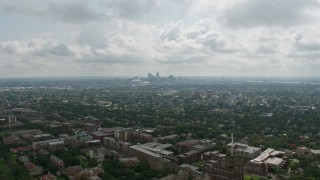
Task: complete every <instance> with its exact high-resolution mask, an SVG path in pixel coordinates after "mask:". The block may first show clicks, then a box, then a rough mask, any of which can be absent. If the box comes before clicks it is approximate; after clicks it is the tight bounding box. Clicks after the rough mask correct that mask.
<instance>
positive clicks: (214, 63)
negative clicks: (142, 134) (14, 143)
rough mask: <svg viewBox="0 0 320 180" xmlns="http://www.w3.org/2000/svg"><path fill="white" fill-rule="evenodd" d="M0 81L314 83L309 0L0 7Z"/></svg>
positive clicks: (316, 14)
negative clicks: (247, 79) (152, 78)
mask: <svg viewBox="0 0 320 180" xmlns="http://www.w3.org/2000/svg"><path fill="white" fill-rule="evenodd" d="M0 20H1V22H2V24H1V29H0V76H1V77H65V76H67V77H68V76H139V77H144V76H147V73H149V72H151V73H152V74H156V72H159V73H160V76H162V75H163V76H168V75H171V74H172V75H174V76H206V77H209V76H226V77H227V76H261V77H271V76H272V77H274V76H285V77H293V76H294V77H298V76H304V77H306V76H307V77H314V76H320V71H319V69H320V58H319V57H320V32H319V30H318V29H319V28H320V21H319V20H320V1H319V0H308V1H301V0H283V1H278V0H228V1H212V0H179V1H174V0H97V1H89V0H80V1H79V0H67V1H62V0H42V1H31V0H25V1H18V0H10V1H8V0H0Z"/></svg>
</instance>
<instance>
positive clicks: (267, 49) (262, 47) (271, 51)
mask: <svg viewBox="0 0 320 180" xmlns="http://www.w3.org/2000/svg"><path fill="white" fill-rule="evenodd" d="M256 52H257V53H260V54H274V53H276V52H277V51H276V50H275V49H274V48H272V47H270V46H266V45H260V46H259V47H258V48H257V49H256Z"/></svg>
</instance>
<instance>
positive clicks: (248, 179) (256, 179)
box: [243, 173, 266, 180]
mask: <svg viewBox="0 0 320 180" xmlns="http://www.w3.org/2000/svg"><path fill="white" fill-rule="evenodd" d="M243 178H244V180H251V179H252V180H260V179H266V178H262V177H259V176H257V175H254V174H249V173H244V174H243Z"/></svg>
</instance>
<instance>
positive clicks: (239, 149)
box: [227, 143, 261, 159]
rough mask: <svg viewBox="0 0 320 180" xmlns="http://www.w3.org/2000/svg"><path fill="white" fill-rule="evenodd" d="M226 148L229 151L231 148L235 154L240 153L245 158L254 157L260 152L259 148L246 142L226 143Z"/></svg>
mask: <svg viewBox="0 0 320 180" xmlns="http://www.w3.org/2000/svg"><path fill="white" fill-rule="evenodd" d="M227 149H228V150H229V151H231V150H232V149H233V153H234V154H236V155H241V156H244V157H247V158H250V159H252V158H255V157H257V156H259V154H261V148H257V147H253V146H249V145H247V144H242V143H229V144H227Z"/></svg>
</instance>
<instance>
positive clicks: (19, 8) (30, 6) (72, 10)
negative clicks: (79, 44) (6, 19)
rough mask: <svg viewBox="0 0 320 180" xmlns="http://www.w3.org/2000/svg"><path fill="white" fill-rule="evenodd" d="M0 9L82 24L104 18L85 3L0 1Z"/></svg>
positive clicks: (45, 0) (47, 0)
mask: <svg viewBox="0 0 320 180" xmlns="http://www.w3.org/2000/svg"><path fill="white" fill-rule="evenodd" d="M0 9H1V10H2V11H6V12H16V13H21V14H26V15H32V16H35V17H38V18H52V19H54V20H57V21H59V22H63V23H71V24H83V23H89V22H94V21H100V20H102V19H105V18H106V16H105V15H104V14H102V13H100V12H98V11H96V10H94V9H93V8H91V7H90V6H89V4H88V3H87V2H86V1H83V0H80V1H67V2H66V1H59V0H57V1H54V0H42V1H37V2H35V1H17V0H12V1H5V0H2V1H0Z"/></svg>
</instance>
